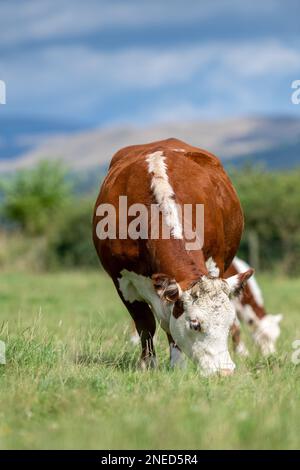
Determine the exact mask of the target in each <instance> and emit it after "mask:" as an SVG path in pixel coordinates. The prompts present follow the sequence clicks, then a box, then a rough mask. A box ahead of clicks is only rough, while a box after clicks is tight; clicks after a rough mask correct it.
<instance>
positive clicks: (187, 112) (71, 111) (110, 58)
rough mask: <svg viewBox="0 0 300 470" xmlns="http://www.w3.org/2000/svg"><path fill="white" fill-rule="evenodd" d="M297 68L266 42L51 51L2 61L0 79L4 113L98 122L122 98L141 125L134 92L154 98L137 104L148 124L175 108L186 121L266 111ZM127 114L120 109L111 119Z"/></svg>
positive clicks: (278, 46)
mask: <svg viewBox="0 0 300 470" xmlns="http://www.w3.org/2000/svg"><path fill="white" fill-rule="evenodd" d="M299 63H300V50H297V49H296V48H295V47H292V46H288V45H286V44H284V43H282V42H280V41H274V40H265V41H260V42H250V41H246V42H240V43H233V42H231V43H230V42H227V43H226V42H208V43H205V44H192V45H189V46H187V47H180V48H179V47H178V48H169V49H161V50H159V49H157V48H137V47H136V48H129V49H124V50H115V51H111V52H103V51H100V52H99V51H97V50H96V49H92V48H89V47H84V46H64V47H58V46H55V47H54V46H51V47H47V48H44V49H42V50H36V51H35V52H31V53H30V54H26V53H24V54H23V55H22V56H19V55H12V56H9V57H5V58H3V59H2V60H0V70H3V71H4V72H5V73H4V75H3V77H2V78H3V79H4V80H5V81H6V83H7V89H8V104H9V107H10V109H12V110H15V111H16V112H22V113H23V114H24V112H27V111H30V112H33V113H35V114H40V113H43V112H44V111H45V110H46V112H47V114H48V115H52V116H57V115H59V116H62V115H64V116H67V117H68V118H70V117H72V118H74V119H78V120H79V119H80V118H81V115H85V116H89V115H95V113H96V112H97V110H99V111H98V112H99V115H100V114H101V109H102V108H101V107H102V106H104V103H109V101H110V100H113V99H114V97H115V96H116V95H118V96H119V95H120V94H121V95H122V94H123V95H128V96H131V97H132V100H133V102H134V106H135V110H136V111H135V118H136V119H139V118H138V117H137V116H138V114H139V110H138V109H139V105H138V104H137V103H136V100H135V94H136V93H137V92H139V93H140V94H141V96H143V93H147V94H148V95H149V94H150V95H151V94H153V100H151V103H150V104H149V101H148V102H147V101H144V102H143V98H141V100H142V101H141V107H142V108H143V109H145V110H147V113H148V118H149V116H150V118H149V119H152V120H154V119H155V118H156V119H159V118H160V119H163V120H166V119H169V117H170V118H172V115H173V116H174V114H173V111H172V108H173V109H174V113H176V116H179V117H182V116H184V117H185V118H188V117H190V118H191V117H196V116H199V114H201V115H205V113H206V115H209V116H213V115H216V114H218V113H226V110H227V112H228V113H236V111H237V110H239V111H240V112H241V113H243V112H255V110H259V111H261V110H262V111H263V109H264V106H266V105H267V106H269V103H266V99H267V98H266V96H264V95H267V92H268V93H269V94H272V90H273V86H274V84H275V85H276V83H277V82H279V81H280V80H282V78H285V77H290V76H291V77H292V78H295V77H296V78H297V72H298V70H299V67H298V64H299ZM264 86H266V87H267V86H268V88H269V89H268V90H264V88H263V87H264ZM259 88H260V89H259ZM178 90H180V95H178ZM191 92H193V93H194V96H191ZM283 93H284V90H283ZM277 98H278V96H277V97H276V99H277ZM273 99H274V98H273ZM199 103H201V106H200V105H199ZM108 106H109V104H108ZM200 108H201V109H200ZM126 111H127V112H128V109H122V110H121V109H119V110H118V109H117V110H116V118H117V117H118V116H117V114H118V113H119V114H124V113H126ZM151 116H152V118H151ZM130 119H134V117H133V116H131V117H130Z"/></svg>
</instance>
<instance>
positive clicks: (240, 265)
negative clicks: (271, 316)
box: [233, 256, 264, 307]
mask: <svg viewBox="0 0 300 470" xmlns="http://www.w3.org/2000/svg"><path fill="white" fill-rule="evenodd" d="M233 265H234V267H235V269H236V270H237V271H238V272H239V273H243V272H245V271H247V270H248V269H250V266H249V264H247V263H246V262H245V261H243V260H242V259H240V258H238V257H237V256H236V257H235V258H234V259H233ZM247 284H248V287H249V289H250V291H251V293H252V295H253V297H254V299H255V301H256V303H257V304H258V305H260V306H261V307H262V306H263V305H264V299H263V296H262V292H261V290H260V287H259V285H258V284H257V282H256V279H255V276H251V277H250V279H249V280H248V281H247Z"/></svg>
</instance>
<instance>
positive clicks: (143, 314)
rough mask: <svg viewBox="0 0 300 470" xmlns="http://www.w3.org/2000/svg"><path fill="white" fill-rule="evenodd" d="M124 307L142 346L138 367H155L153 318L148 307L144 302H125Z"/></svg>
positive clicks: (154, 324)
mask: <svg viewBox="0 0 300 470" xmlns="http://www.w3.org/2000/svg"><path fill="white" fill-rule="evenodd" d="M126 307H127V309H128V311H129V313H130V315H131V317H132V319H133V321H134V324H135V327H136V330H137V332H138V334H139V337H140V340H141V346H142V354H141V358H140V362H139V366H140V368H141V369H142V370H145V369H153V368H155V367H156V365H157V362H156V356H155V349H154V345H153V338H154V334H155V329H156V323H155V318H154V315H153V313H152V311H151V310H150V308H149V306H148V305H147V304H146V303H144V302H138V301H135V302H132V303H129V302H126Z"/></svg>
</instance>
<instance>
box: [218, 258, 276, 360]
mask: <svg viewBox="0 0 300 470" xmlns="http://www.w3.org/2000/svg"><path fill="white" fill-rule="evenodd" d="M245 269H246V270H247V269H249V266H248V264H247V263H245V261H243V260H241V259H239V258H237V257H235V258H234V260H233V262H232V264H231V266H230V267H229V269H228V270H227V271H226V273H225V278H226V277H230V276H234V275H236V274H239V273H241V272H243V271H244V270H245ZM233 303H234V306H235V309H236V312H237V317H238V319H239V320H241V321H243V322H245V324H246V325H247V326H248V327H249V329H250V331H251V334H252V338H253V340H254V342H255V344H256V345H257V346H258V347H259V349H260V351H261V353H262V354H263V355H264V356H267V355H269V354H273V353H274V352H275V351H276V346H275V344H276V341H277V339H278V337H279V335H280V326H279V323H280V321H281V320H282V314H280V313H278V314H276V315H270V314H267V312H266V309H265V307H264V300H263V296H262V293H261V290H260V288H259V286H258V284H257V282H256V279H255V277H254V276H253V277H252V278H251V279H250V280H249V282H248V283H247V285H246V286H245V289H244V291H243V293H242V295H241V297H240V298H237V297H236V298H235V299H234V300H233ZM233 343H234V347H235V349H236V351H237V352H238V353H240V354H242V355H248V351H247V348H246V346H245V345H244V343H243V342H242V341H241V339H240V328H239V325H238V324H235V325H234V328H233Z"/></svg>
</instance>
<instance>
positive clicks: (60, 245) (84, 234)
mask: <svg viewBox="0 0 300 470" xmlns="http://www.w3.org/2000/svg"><path fill="white" fill-rule="evenodd" d="M93 207H94V199H90V198H85V199H81V200H79V199H77V200H75V201H74V202H73V203H72V204H71V205H69V206H68V207H67V209H66V211H64V213H63V216H62V217H61V218H60V219H58V220H57V221H56V224H55V225H54V226H53V227H52V230H51V231H50V232H49V237H48V246H47V261H46V264H47V265H48V266H49V267H54V268H57V267H59V266H64V267H66V268H74V267H86V268H87V267H99V261H98V257H97V256H96V251H95V248H94V245H93V240H92V214H93Z"/></svg>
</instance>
